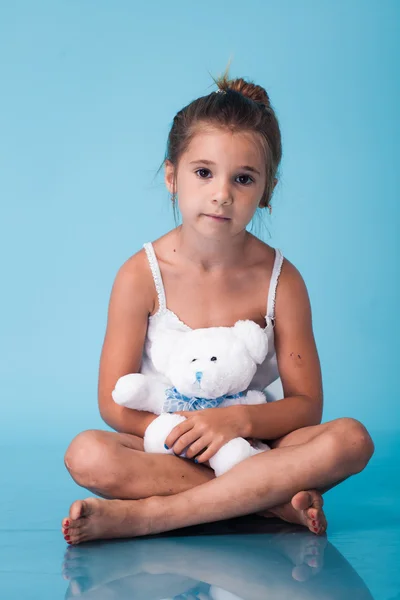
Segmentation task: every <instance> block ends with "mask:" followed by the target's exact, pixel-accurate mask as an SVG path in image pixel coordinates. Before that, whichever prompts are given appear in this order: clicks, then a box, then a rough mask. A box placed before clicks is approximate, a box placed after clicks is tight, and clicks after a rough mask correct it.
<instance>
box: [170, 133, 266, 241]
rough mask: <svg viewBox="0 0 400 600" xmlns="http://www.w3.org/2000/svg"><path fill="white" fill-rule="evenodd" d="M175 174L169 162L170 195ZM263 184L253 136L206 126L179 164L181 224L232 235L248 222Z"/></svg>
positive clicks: (257, 145)
mask: <svg viewBox="0 0 400 600" xmlns="http://www.w3.org/2000/svg"><path fill="white" fill-rule="evenodd" d="M173 175H174V168H173V165H172V164H171V163H170V162H169V161H167V162H166V167H165V182H166V185H167V188H168V189H169V191H170V193H171V194H172V193H173V191H174V189H173ZM265 185H266V168H265V162H264V158H263V153H262V149H261V143H260V141H259V140H257V136H256V135H255V134H253V133H251V132H243V131H242V132H236V133H232V132H230V131H227V130H222V129H217V128H215V127H211V126H209V127H207V128H204V129H202V130H201V132H198V133H197V134H196V135H195V136H194V137H193V139H192V141H191V143H190V145H189V147H188V149H187V151H186V152H185V153H184V154H183V155H182V157H181V159H180V161H179V168H178V172H177V188H176V190H175V192H176V193H177V195H178V203H179V209H180V211H181V214H182V221H183V223H185V224H189V225H190V226H192V227H194V228H196V229H197V230H198V231H199V233H202V234H203V235H205V236H210V237H215V236H217V237H218V238H220V237H221V236H222V237H225V236H232V235H235V234H237V233H239V232H240V231H243V230H244V229H245V228H246V226H247V225H248V223H249V222H250V221H251V219H252V217H253V215H254V213H255V211H256V209H257V207H258V206H259V205H260V200H261V198H262V196H263V192H264V189H265ZM216 217H220V218H216Z"/></svg>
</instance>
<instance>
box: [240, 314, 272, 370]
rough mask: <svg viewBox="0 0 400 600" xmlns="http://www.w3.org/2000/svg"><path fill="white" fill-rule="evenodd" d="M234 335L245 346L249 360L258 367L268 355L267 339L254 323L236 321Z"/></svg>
mask: <svg viewBox="0 0 400 600" xmlns="http://www.w3.org/2000/svg"><path fill="white" fill-rule="evenodd" d="M233 330H234V332H235V335H236V336H237V337H238V338H239V339H240V340H241V341H242V342H243V344H244V345H245V346H246V348H247V350H248V352H249V354H250V356H251V358H252V359H253V360H254V362H256V363H257V364H258V365H260V364H261V363H262V362H263V360H264V359H265V357H266V356H267V354H268V338H267V335H266V334H265V332H264V330H263V329H261V327H260V326H259V325H258V324H257V323H255V321H250V320H247V321H237V323H235V325H234V326H233Z"/></svg>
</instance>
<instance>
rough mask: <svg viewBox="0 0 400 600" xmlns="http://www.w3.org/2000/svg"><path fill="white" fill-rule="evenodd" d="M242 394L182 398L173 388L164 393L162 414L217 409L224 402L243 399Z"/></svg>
mask: <svg viewBox="0 0 400 600" xmlns="http://www.w3.org/2000/svg"><path fill="white" fill-rule="evenodd" d="M244 395H245V393H244V392H239V393H238V394H234V395H232V396H229V395H225V396H219V398H211V399H208V398H197V396H192V397H190V396H184V395H183V394H181V393H180V392H178V390H177V389H176V388H175V387H172V388H168V389H167V390H166V391H165V400H164V405H163V410H162V412H168V413H174V412H176V411H178V410H179V411H181V410H202V409H203V408H217V407H218V406H219V405H220V404H221V403H222V402H223V401H224V400H233V399H236V398H243V396H244Z"/></svg>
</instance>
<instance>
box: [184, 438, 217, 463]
mask: <svg viewBox="0 0 400 600" xmlns="http://www.w3.org/2000/svg"><path fill="white" fill-rule="evenodd" d="M210 441H211V440H208V439H206V438H205V437H204V436H202V437H200V438H199V439H198V440H196V441H195V442H194V443H193V444H191V445H190V447H189V448H188V449H187V452H186V457H187V458H197V455H198V454H200V453H201V452H204V450H207V447H208V445H209V444H210Z"/></svg>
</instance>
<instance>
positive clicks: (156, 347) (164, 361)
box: [151, 331, 185, 375]
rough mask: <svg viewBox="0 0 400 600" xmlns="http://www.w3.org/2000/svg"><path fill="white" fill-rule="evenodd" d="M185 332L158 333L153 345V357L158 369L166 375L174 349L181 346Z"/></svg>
mask: <svg viewBox="0 0 400 600" xmlns="http://www.w3.org/2000/svg"><path fill="white" fill-rule="evenodd" d="M182 335H185V334H184V333H180V332H176V331H168V332H162V333H159V334H157V339H156V340H154V342H153V343H152V346H151V359H152V361H153V364H154V366H155V368H156V369H157V371H159V372H160V373H163V374H164V375H166V373H167V371H168V369H169V362H170V360H171V358H172V355H173V350H174V349H176V348H177V347H178V346H180V342H181V336H182Z"/></svg>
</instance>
